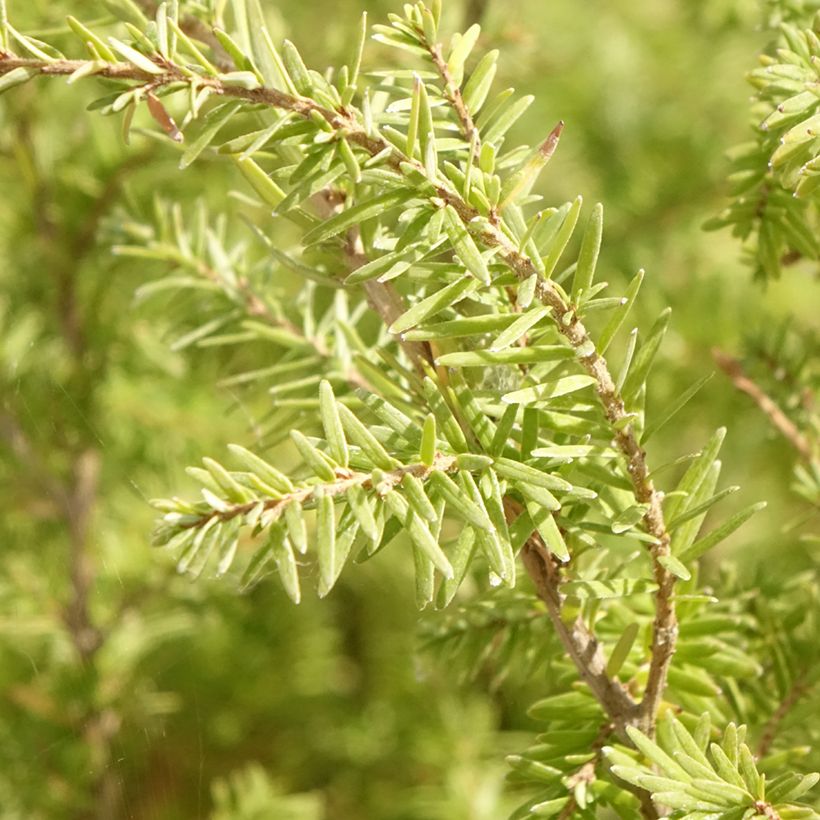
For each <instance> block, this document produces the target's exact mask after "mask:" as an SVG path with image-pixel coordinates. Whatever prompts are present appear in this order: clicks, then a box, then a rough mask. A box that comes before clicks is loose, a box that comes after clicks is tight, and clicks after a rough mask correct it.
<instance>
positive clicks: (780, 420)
mask: <svg viewBox="0 0 820 820" xmlns="http://www.w3.org/2000/svg"><path fill="white" fill-rule="evenodd" d="M712 357H713V358H714V360H715V362H716V364H717V366H718V367H719V368H720V369H721V370H722V371H723V372H724V373H725V374H726V375H727V376H728V377H729V378H730V379H731V380H732V384H734V386H735V387H736V388H737V389H738V390H740V391H741V392H743V393H745V394H746V395H747V396H750V397H751V399H752V400H753V401H754V403H755V404H756V405H757V406H758V407H759V408H760V409H761V411H762V412H763V413H764V415H765V416H766V418H768V419H769V421H770V422H771V423H772V425H773V426H774V427H775V428H776V429H777V431H778V432H779V433H780V434H781V435H783V436H784V438H785V439H786V440H787V441H788V442H789V444H791V445H792V447H794V449H795V450H797V452H798V453H799V455H800V458H802V459H803V460H804V461H809V462H810V461H812V460H814V458H815V455H814V453H813V452H812V447H811V444H810V443H809V440H808V439H807V438H806V437H805V436H804V435H803V434H802V433H801V432H800V430H798V428H797V425H796V424H795V423H794V422H793V421H792V420H791V419H790V418H789V417H788V416H787V415H786V414H785V413H784V412H783V410H781V408H780V407H779V406H778V404H777V402H775V401H774V399H772V398H771V397H770V396H769V395H768V394H767V393H766V392H765V391H764V390H763V389H762V388H761V387H760V386H759V385H758V384H757V383H756V382H754V381H752V379H750V378H749V377H748V376H747V375H746V373H745V372H744V371H743V365H742V364H741V363H740V361H739V360H738V359H735V358H734V357H733V356H729V355H728V354H727V353H724V352H723V351H722V350H718V349H717V348H715V349H714V350H712Z"/></svg>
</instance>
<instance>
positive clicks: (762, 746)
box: [755, 672, 809, 760]
mask: <svg viewBox="0 0 820 820" xmlns="http://www.w3.org/2000/svg"><path fill="white" fill-rule="evenodd" d="M808 691H809V686H808V685H807V683H806V674H805V672H804V673H803V674H801V675H799V676H798V677H797V679H796V680H795V681H794V683H793V684H792V686H791V689H789V691H788V692H787V693H786V697H785V698H783V701H782V702H781V703H780V705H779V706H778V707H777V709H776V710H775V712H774V714H773V715H772V716H771V717H770V718H769V720H768V721H767V722H766V725H765V726H764V727H763V734H762V735H761V736H760V742H759V743H758V744H757V749H756V751H755V756H756V757H757V758H758V760H759V759H760V758H763V757H766V755H767V754H768V753H769V749H771V747H772V743H774V739H775V737H777V733H778V731H779V730H780V724H781V723H783V720H784V719H785V717H786V715H788V713H789V712H790V711H791V710H792V709H793V708H794V706H795V704H796V703H797V701H798V700H800V698H802V697H803V695H805V694H806V693H807V692H808Z"/></svg>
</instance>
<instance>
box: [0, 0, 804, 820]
mask: <svg viewBox="0 0 820 820" xmlns="http://www.w3.org/2000/svg"><path fill="white" fill-rule="evenodd" d="M263 5H264V7H265V11H266V14H267V15H268V19H269V21H270V23H271V28H272V30H273V31H275V32H276V34H277V35H278V36H287V37H288V38H290V39H292V40H293V41H294V42H296V43H297V44H298V45H299V47H300V49H301V50H302V53H303V54H304V56H305V58H306V60H307V61H308V63H309V64H310V65H311V66H313V67H316V68H319V69H321V68H324V67H325V66H326V65H328V64H333V63H334V62H336V61H338V60H340V59H343V57H344V55H345V53H346V49H347V47H348V45H349V42H350V40H351V38H352V32H353V31H354V29H355V27H356V24H357V19H358V15H359V13H360V11H361V10H362V8H367V10H368V12H369V14H370V21H371V22H379V21H383V19H384V18H385V17H386V15H387V13H388V12H389V11H391V10H393V9H394V6H393V5H392V4H390V3H387V2H358V0H357V2H352V0H345V2H343V3H340V2H330V0H310V2H299V3H297V2H293V0H283V2H280V3H276V4H273V3H263ZM69 13H70V14H73V15H74V16H76V17H78V18H80V19H82V20H84V21H89V22H90V21H94V20H99V19H101V18H103V17H104V16H105V13H106V12H105V8H104V5H103V4H99V3H96V2H95V3H91V2H81V0H77V2H62V0H60V2H54V0H51V1H50V2H45V1H44V0H29V2H26V3H23V2H20V0H10V2H9V14H10V17H11V19H12V21H14V22H15V24H16V25H17V26H18V28H20V29H22V30H23V31H26V32H28V33H31V34H34V35H36V36H42V37H43V39H51V38H55V39H56V40H58V41H59V40H60V38H61V37H62V36H63V35H62V33H61V31H62V25H63V24H62V21H63V20H64V17H65V15H66V14H69ZM444 14H445V17H444V21H445V22H444V29H445V30H451V31H452V30H456V29H459V28H461V27H463V26H464V23H465V21H467V22H473V21H475V19H477V18H479V17H480V19H481V23H482V27H483V34H482V38H481V41H480V47H479V49H478V50H479V51H480V50H481V49H489V48H498V49H500V50H501V52H502V58H501V68H500V71H499V76H498V79H497V80H496V83H497V87H505V86H508V85H512V86H515V88H516V89H517V90H518V91H520V92H522V93H532V94H535V95H536V97H537V99H536V102H535V104H534V105H533V106H532V107H531V108H530V110H529V112H528V113H527V115H526V116H525V117H524V118H523V119H522V120H521V121H520V122H519V124H518V125H517V133H516V134H515V135H514V136H515V137H517V139H518V140H519V141H521V142H527V143H529V144H533V143H534V142H535V141H536V140H538V139H540V138H542V137H543V136H544V135H545V134H546V133H547V132H548V131H549V130H550V129H551V128H552V126H553V125H554V124H555V123H556V121H557V120H559V119H563V120H565V121H566V123H567V126H566V130H565V132H564V135H563V138H562V141H561V145H560V148H559V150H558V153H557V154H556V156H555V157H554V159H553V160H552V163H551V165H550V166H549V168H548V170H547V172H546V173H545V174H544V175H543V177H542V181H541V183H540V186H541V187H540V192H541V193H542V194H544V196H545V199H546V201H547V203H549V204H557V203H560V202H563V201H564V200H565V199H568V198H570V197H573V196H575V195H576V194H577V193H582V194H583V195H584V197H585V200H586V202H587V203H592V202H595V201H599V200H600V201H602V202H604V204H605V209H606V217H607V223H606V224H607V227H606V231H605V241H604V248H603V251H602V258H601V262H600V267H599V270H600V271H601V274H600V276H601V277H602V278H603V279H606V280H608V281H609V282H610V283H611V284H612V285H613V287H614V288H616V290H617V291H618V292H619V291H621V290H622V289H623V287H624V286H625V284H626V282H627V281H628V279H629V278H630V277H631V276H632V275H633V274H634V272H635V271H636V270H637V269H638V268H639V267H643V268H645V269H646V271H647V274H648V277H647V282H646V284H645V287H644V291H643V293H642V298H641V300H640V301H639V308H638V311H637V317H636V322H638V323H640V325H641V326H642V327H643V326H647V325H648V324H650V323H651V322H652V321H653V320H654V318H655V317H656V316H657V314H658V313H659V312H660V310H662V309H663V307H665V306H666V305H672V307H673V325H672V330H671V332H670V333H669V334H668V335H667V341H666V344H665V345H664V347H663V349H662V352H661V357H662V361H661V365H660V366H658V367H657V369H656V376H655V377H654V380H653V382H652V384H651V395H650V398H649V408H650V409H649V412H650V413H651V412H652V410H653V408H654V409H655V410H658V409H662V408H663V407H664V406H665V405H666V404H667V403H668V402H669V401H670V400H671V399H672V398H673V397H674V396H676V395H677V394H679V393H680V392H681V391H682V390H683V389H685V387H687V386H688V385H689V384H691V383H692V382H694V381H695V380H696V379H698V378H700V377H701V376H703V375H705V374H706V373H707V372H710V371H711V370H713V369H714V368H713V364H712V360H711V353H710V349H711V348H712V347H715V346H716V347H719V348H721V349H723V350H726V351H729V352H737V351H738V350H740V349H741V347H742V343H743V339H744V337H745V336H746V335H748V334H750V333H751V334H754V333H755V332H756V329H757V328H759V327H761V326H763V325H765V324H766V323H768V322H771V321H773V319H775V318H779V319H782V318H783V317H786V316H789V315H794V316H795V320H796V321H797V322H798V323H803V324H806V325H808V324H810V323H811V321H812V320H813V319H814V320H815V321H816V315H817V313H818V303H817V296H816V291H812V290H811V286H812V283H811V282H810V274H809V273H808V272H806V271H802V270H800V269H796V270H794V271H793V275H790V276H788V277H785V278H784V279H783V280H782V281H779V282H774V283H770V284H769V285H768V287H766V288H765V289H764V288H762V287H759V286H756V285H755V286H753V285H752V283H751V282H750V276H749V272H748V270H747V269H746V268H744V267H743V265H742V264H741V261H740V259H739V253H738V246H737V243H736V241H735V240H733V239H732V238H731V237H730V236H728V235H727V234H725V233H718V234H705V233H703V232H702V231H701V228H700V226H701V224H702V222H703V221H704V220H705V219H706V218H708V217H709V216H711V215H713V214H714V213H715V212H717V211H718V210H719V209H720V207H721V206H722V204H723V201H724V196H725V191H726V183H725V177H726V174H727V163H726V161H725V159H724V156H723V154H724V151H725V150H727V149H728V148H729V147H731V146H732V145H733V144H735V143H737V142H739V141H742V140H743V139H745V138H746V133H747V128H748V122H747V119H748V116H747V109H748V96H749V90H748V87H747V86H746V84H745V81H744V73H745V71H746V70H748V69H749V68H750V67H751V66H752V65H753V62H754V59H755V55H756V53H757V52H758V51H759V50H760V49H761V48H762V47H763V46H764V45H765V43H766V42H767V41H768V40H769V39H770V37H771V34H770V32H768V31H767V30H766V26H765V23H766V22H767V13H766V8H765V4H762V3H760V2H758V1H757V0H687V2H680V0H606V1H605V0H589V2H584V3H578V2H577V1H576V0H551V2H548V3H545V2H539V1H538V0H505V2H500V0H488V1H487V2H486V3H482V2H481V0H472V1H471V2H467V3H464V2H461V0H446V2H445V12H444ZM395 59H396V56H395V54H393V53H387V52H386V51H385V50H384V49H382V48H381V47H380V46H378V45H377V44H372V46H371V47H370V49H369V51H368V53H367V55H366V61H365V64H366V67H368V66H369V67H381V65H382V62H383V61H385V60H389V61H391V63H392V62H393V61H395ZM94 96H95V89H94V88H90V87H84V85H83V83H79V84H78V85H76V86H72V87H70V88H67V87H66V86H65V85H64V84H63V83H62V82H61V81H53V82H46V81H41V82H39V83H36V84H35V83H31V84H29V85H26V86H25V87H23V88H21V89H19V90H15V91H14V92H12V93H10V94H7V95H5V96H4V97H3V100H2V104H0V191H2V192H3V195H2V196H0V509H2V511H3V512H2V515H1V516H0V550H2V566H3V569H4V572H3V573H2V575H0V692H2V699H0V818H2V820H11V818H27V820H28V819H30V818H35V819H36V818H86V817H88V818H92V817H93V818H112V820H117V818H126V817H127V818H136V819H137V820H143V818H145V819H146V820H147V819H148V818H151V820H177V818H180V819H181V818H206V817H212V818H219V819H220V820H222V819H223V818H267V817H270V818H291V817H292V818H294V820H318V818H333V820H353V818H373V820H436V818H442V820H443V818H448V820H462V818H463V819H464V820H468V819H469V820H485V819H486V820H489V819H490V818H499V817H503V816H505V811H508V810H509V809H510V808H511V807H512V806H514V805H515V803H516V800H515V796H512V797H510V796H509V795H507V794H506V793H505V791H504V782H503V779H504V771H505V766H504V762H503V757H504V754H505V753H506V752H508V751H512V750H513V749H516V748H520V746H521V745H522V737H523V738H525V739H524V740H523V742H524V743H526V742H528V739H529V736H530V735H531V733H532V732H533V726H532V725H531V724H530V722H529V721H528V720H527V718H526V716H525V709H526V707H527V705H528V704H529V703H530V702H531V701H532V699H533V698H534V697H536V696H537V695H539V694H541V693H542V692H543V690H544V687H545V685H546V681H545V680H544V679H543V677H541V678H539V676H538V675H537V674H536V675H534V676H529V677H525V676H511V679H510V680H509V681H507V682H506V683H504V684H503V685H501V686H499V687H496V688H495V689H494V690H493V691H492V692H488V684H489V681H490V680H491V679H492V677H493V676H492V670H491V669H488V670H483V671H482V673H481V674H479V675H478V676H477V679H476V680H474V681H472V682H464V681H463V680H461V679H459V676H458V675H456V674H455V672H451V671H448V668H442V666H441V665H437V664H436V663H435V662H433V661H431V659H430V658H428V657H426V656H425V655H424V654H423V653H422V654H419V653H418V651H417V650H418V647H417V638H416V629H417V620H418V617H417V614H416V612H415V610H414V605H413V591H412V589H413V585H412V582H411V573H412V567H411V565H410V563H408V562H407V561H404V560H403V559H402V556H401V555H399V554H398V553H397V552H393V553H390V554H384V555H383V556H382V557H380V559H379V560H377V561H375V562H372V563H368V564H366V565H364V566H362V567H357V568H355V569H354V570H351V571H348V572H347V573H345V574H344V575H343V576H342V581H341V582H340V584H339V586H338V587H337V589H336V590H335V591H334V593H333V594H332V595H331V596H330V597H329V599H328V600H325V601H321V602H317V601H316V600H314V599H313V597H312V596H311V595H307V596H306V600H305V601H304V602H303V603H302V604H301V605H300V606H299V607H298V608H295V607H293V606H292V605H291V604H290V603H289V601H288V600H287V599H286V597H285V595H284V594H283V593H282V592H281V590H280V589H279V588H278V586H277V585H276V584H268V583H263V584H262V585H260V586H259V587H257V588H256V589H254V590H253V591H252V592H251V593H249V594H247V595H244V596H240V595H238V593H237V591H236V584H235V582H234V581H231V580H230V579H227V580H224V581H216V580H214V579H210V578H204V579H201V580H200V581H199V582H197V583H196V584H194V583H191V581H190V580H188V579H187V578H185V577H180V576H178V575H177V574H176V572H175V570H174V567H173V562H172V560H171V558H170V556H166V555H164V554H162V553H159V552H153V551H151V549H150V548H149V546H148V533H149V531H150V528H151V521H152V518H153V512H152V510H151V509H150V508H149V507H148V505H147V504H146V503H145V502H146V499H148V498H151V497H154V496H159V495H163V494H168V493H170V492H179V493H180V494H181V493H182V492H183V491H184V490H185V489H186V488H187V485H186V479H185V475H184V467H185V466H187V465H188V464H192V463H195V462H197V461H198V460H199V458H200V457H201V456H202V455H206V454H215V453H220V452H222V451H223V450H224V445H225V443H226V442H229V441H243V442H246V443H247V442H248V441H249V440H250V439H251V438H252V437H251V436H250V435H249V433H248V419H247V412H248V411H247V410H246V408H245V407H244V405H243V402H242V399H241V398H240V397H237V396H236V395H234V394H232V393H231V391H229V390H220V389H218V388H215V387H214V385H215V383H216V382H217V381H218V379H219V378H220V376H222V375H224V372H223V365H224V361H223V360H222V358H221V357H220V356H213V355H210V354H208V352H207V350H205V351H199V352H197V353H195V354H191V355H189V354H188V353H187V352H186V355H184V356H183V355H181V354H174V353H171V352H169V350H168V346H167V340H166V336H167V331H168V329H169V327H171V326H172V325H173V316H172V315H164V314H162V315H155V313H154V312H152V311H151V310H150V309H148V308H145V307H140V306H135V304H134V300H133V292H134V289H135V288H136V287H137V286H138V285H140V284H142V283H144V282H145V281H148V280H149V279H151V278H153V277H155V276H156V275H158V273H161V271H158V270H157V268H156V267H150V266H146V265H143V264H142V263H140V262H139V261H135V260H129V259H118V258H115V257H113V256H111V254H110V253H109V250H108V247H107V240H106V238H107V237H108V236H110V235H111V234H112V233H114V232H115V228H116V226H114V225H112V224H111V222H112V216H111V215H112V214H114V213H122V212H125V211H128V212H132V213H145V212H146V211H147V210H148V209H149V207H150V203H151V201H152V199H153V197H155V196H157V195H161V196H163V197H166V198H170V199H177V200H180V201H183V202H192V201H193V200H194V199H195V198H196V197H197V196H204V197H205V198H206V199H207V200H209V201H210V202H211V203H218V204H220V205H222V206H224V207H226V208H230V207H231V204H230V201H228V200H226V197H225V191H226V190H227V189H228V188H230V187H232V186H238V182H237V181H236V180H235V179H234V178H233V177H231V176H230V174H229V172H228V169H227V168H224V167H222V166H220V165H218V164H211V165H203V164H198V165H197V166H195V168H194V169H191V170H189V171H188V172H185V173H180V172H178V171H177V169H176V166H177V161H178V157H177V156H176V154H175V153H174V151H173V150H172V149H170V148H169V147H166V146H164V145H161V144H159V143H157V142H155V141H151V140H147V139H145V138H144V137H139V136H135V137H134V138H133V140H132V144H131V145H130V146H129V147H126V146H124V145H123V144H122V140H121V138H120V135H119V126H118V123H117V122H115V119H105V120H104V119H101V118H100V117H98V116H96V115H94V114H89V113H87V112H86V111H85V107H86V105H87V104H88V102H89V101H90V100H91V99H93V98H94ZM118 209H119V210H118ZM616 361H617V358H616ZM254 412H255V411H254ZM721 424H728V425H729V428H730V432H729V436H728V439H727V444H726V446H725V450H724V478H723V483H724V485H725V484H731V483H738V484H742V485H743V490H742V491H741V492H740V493H737V494H736V495H735V496H734V497H733V498H732V500H731V501H730V502H728V504H729V505H731V504H735V506H736V507H737V508H739V507H741V506H744V505H746V504H748V503H749V502H751V501H755V500H758V499H761V498H764V499H767V500H768V501H769V507H768V509H767V511H766V512H765V513H764V514H762V515H761V516H759V517H758V518H756V519H755V520H754V523H753V524H752V525H750V526H749V527H747V528H746V529H745V530H744V531H742V532H741V534H740V535H739V536H737V537H736V538H735V539H734V540H733V541H732V542H730V543H729V545H728V548H727V549H728V552H729V553H731V552H732V551H734V553H735V557H736V558H737V560H738V561H739V567H740V572H741V575H746V576H747V577H749V578H750V579H751V578H753V577H754V576H755V575H756V574H757V573H758V572H759V570H760V567H761V566H764V563H765V562H766V559H767V558H770V557H772V556H777V562H776V567H775V569H774V570H771V569H770V570H769V571H770V572H774V573H775V574H776V573H778V572H782V573H787V572H789V571H791V569H793V568H796V567H800V566H803V565H804V564H805V562H806V556H805V554H804V553H803V552H802V550H803V548H802V547H799V546H796V545H795V544H796V542H795V540H794V538H793V537H792V535H791V534H790V533H785V532H784V525H785V524H786V523H787V522H789V521H790V520H791V519H792V518H793V517H794V516H795V515H797V514H798V510H799V505H798V504H797V502H796V501H795V500H794V498H793V496H792V495H791V494H790V492H789V489H788V488H789V484H790V481H791V469H792V463H793V459H792V455H791V453H790V452H789V451H788V450H787V448H786V445H784V444H783V442H782V441H781V440H780V439H779V438H777V437H776V435H774V434H773V433H772V432H771V431H770V430H769V428H768V427H767V425H766V423H765V420H764V419H762V418H761V416H760V415H759V413H758V412H757V410H756V409H755V408H754V407H753V406H752V404H751V403H750V402H749V401H748V400H747V399H746V398H744V397H743V396H741V395H739V394H737V393H736V392H735V391H734V390H733V389H732V388H731V387H730V385H729V384H728V382H727V381H726V380H725V379H724V378H723V377H722V376H717V377H716V378H715V379H713V380H712V381H711V382H710V383H709V384H708V385H707V386H706V387H705V388H704V390H703V391H702V392H701V393H700V394H699V395H698V396H697V398H696V399H695V400H694V401H693V402H692V403H691V404H690V405H688V406H687V408H686V409H685V410H684V412H682V413H681V414H680V415H679V416H678V418H677V420H676V422H675V424H674V425H672V426H670V427H667V428H666V429H664V430H663V431H662V433H660V434H659V435H658V436H657V437H656V439H655V440H654V441H653V443H652V446H651V453H650V456H651V461H652V463H653V464H663V463H665V462H667V461H669V460H670V459H672V458H674V457H675V456H677V455H679V454H681V453H684V452H691V451H694V450H696V449H698V447H699V446H700V445H701V444H702V442H703V441H704V440H705V438H706V437H707V436H708V435H709V433H710V432H711V431H712V430H713V429H714V428H715V427H716V426H718V425H721ZM725 512H727V508H724V513H725ZM725 555H726V551H724V556H725ZM712 568H713V569H714V565H713V567H712ZM85 586H87V587H88V594H87V606H85V605H84V604H83V601H84V600H85V598H84V596H80V600H78V596H77V590H78V588H80V589H82V588H84V587H85ZM425 617H430V618H435V617H436V616H435V615H432V616H425ZM83 641H86V643H85V644H84V643H83ZM78 646H86V650H84V651H85V652H86V654H85V655H83V651H80V652H79V653H78Z"/></svg>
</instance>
